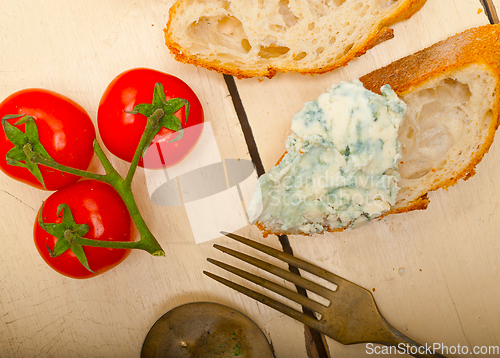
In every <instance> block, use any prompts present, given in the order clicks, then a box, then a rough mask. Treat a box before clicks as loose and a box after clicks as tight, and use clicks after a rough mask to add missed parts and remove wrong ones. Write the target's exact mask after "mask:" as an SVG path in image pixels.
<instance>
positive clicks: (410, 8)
mask: <svg viewBox="0 0 500 358" xmlns="http://www.w3.org/2000/svg"><path fill="white" fill-rule="evenodd" d="M183 1H184V0H177V1H176V2H175V4H174V5H172V7H171V8H170V9H169V18H168V22H167V26H166V27H165V29H164V30H163V31H164V35H165V45H166V46H167V47H168V49H169V50H170V52H171V53H172V54H173V56H174V58H175V59H176V60H177V61H179V62H182V63H186V64H191V65H195V66H200V67H204V68H207V69H209V70H212V71H216V72H219V73H223V74H226V75H231V76H234V77H237V78H238V79H243V78H253V77H267V78H272V77H274V76H275V75H276V74H277V73H278V71H279V72H297V73H300V74H303V75H306V74H310V75H314V74H323V73H326V72H330V71H332V70H334V69H336V68H339V67H343V66H346V65H347V64H348V63H349V62H350V61H351V60H353V59H354V58H356V57H360V56H362V55H364V54H365V53H366V52H367V51H368V50H369V49H371V48H373V47H374V46H376V45H378V44H379V43H381V42H383V41H386V40H389V39H391V38H392V37H394V35H393V30H392V29H389V28H388V27H389V26H391V25H393V24H395V23H397V22H399V21H403V20H406V19H409V18H410V17H412V16H413V15H414V14H415V13H416V12H418V11H419V10H420V9H421V8H422V7H423V6H424V4H425V3H426V1H427V0H410V1H409V2H408V3H407V4H405V6H400V7H398V8H397V9H396V10H395V11H394V12H393V13H392V14H391V15H390V16H389V17H388V18H386V19H384V21H383V22H381V23H379V24H377V26H376V27H375V28H374V30H373V31H372V33H370V34H369V35H368V36H367V37H366V40H365V41H363V42H360V43H358V44H356V45H355V46H353V48H352V49H350V50H349V51H348V52H347V53H346V54H345V55H344V56H342V57H341V58H340V59H339V60H337V61H333V62H332V63H331V64H329V65H327V66H324V67H320V68H304V69H301V70H297V69H294V68H286V67H285V68H278V67H273V66H269V67H268V68H267V69H266V70H263V71H247V70H240V69H237V68H234V67H229V66H224V65H220V64H218V63H217V62H216V61H214V60H207V59H205V58H197V57H196V56H191V55H188V54H185V53H184V52H183V48H182V46H180V45H179V44H178V43H177V42H176V41H174V39H173V33H172V31H171V30H170V29H171V23H172V19H173V18H174V17H175V14H176V12H177V9H178V8H179V7H180V6H181V5H182V2H183Z"/></svg>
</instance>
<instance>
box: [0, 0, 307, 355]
mask: <svg viewBox="0 0 500 358" xmlns="http://www.w3.org/2000/svg"><path fill="white" fill-rule="evenodd" d="M172 3H173V1H160V0H158V1H148V2H138V1H104V2H103V1H97V0H75V1H71V2H68V1H62V0H49V1H44V2H43V3H42V2H37V1H28V0H19V1H15V2H12V1H9V0H0V8H1V9H2V13H1V15H0V18H1V23H2V36H0V47H1V48H2V55H1V56H0V98H1V99H3V98H5V97H7V96H8V95H9V94H11V93H13V92H15V91H17V90H20V89H22V88H27V87H42V88H48V89H51V90H54V91H57V92H60V93H63V94H65V95H66V96H68V97H70V98H72V99H73V100H75V101H77V102H78V103H80V104H81V105H82V106H83V107H84V108H85V109H86V110H87V111H88V113H89V114H90V116H91V118H92V119H93V120H94V121H95V120H96V111H97V106H98V103H99V99H100V96H101V94H102V92H103V91H104V89H105V88H106V86H107V85H108V83H109V82H110V81H111V80H112V79H113V78H114V77H115V76H116V75H118V74H119V73H121V72H122V71H124V70H127V69H130V68H133V67H149V68H154V69H158V70H162V71H165V72H167V73H171V74H174V75H176V76H178V77H180V78H181V79H183V80H184V81H185V82H186V83H188V84H189V85H190V86H191V87H192V88H193V90H194V91H195V92H196V93H197V94H198V96H199V97H200V100H201V102H202V105H203V108H204V110H205V115H206V120H207V121H209V122H210V124H211V127H212V128H213V132H214V135H215V139H216V144H217V148H218V150H219V154H220V157H221V158H222V159H249V156H248V153H247V146H246V144H245V140H244V137H243V133H242V131H241V128H240V125H239V121H238V119H237V116H236V114H235V111H234V108H233V104H232V101H231V98H230V96H229V93H228V91H227V88H226V85H225V82H224V79H223V76H222V75H219V74H215V73H212V72H209V71H203V70H198V69H197V68H195V67H192V66H186V65H181V64H179V63H177V62H175V61H174V60H173V59H172V58H171V56H170V55H169V53H168V50H167V48H166V46H164V44H163V28H164V26H165V24H166V22H167V17H168V9H169V7H170V6H171V4H172ZM110 158H111V160H112V162H113V164H114V165H115V166H116V167H117V168H118V170H119V171H120V172H121V173H125V171H126V169H127V167H128V165H127V164H126V163H124V162H122V161H120V160H118V159H117V158H115V157H113V156H111V155H110ZM145 176H146V174H145V172H144V171H143V170H140V171H139V172H138V174H137V177H136V178H135V179H134V182H133V190H134V193H135V196H136V199H137V201H138V205H139V208H140V210H141V212H142V213H143V216H144V217H145V219H146V221H147V223H148V224H149V225H150V228H151V230H152V232H153V233H155V235H156V236H157V238H158V240H159V242H160V243H161V245H162V246H163V248H164V249H165V251H166V257H165V258H153V257H151V256H149V255H147V254H145V253H142V252H134V253H132V254H131V255H130V256H129V258H128V259H127V260H126V261H125V262H124V263H123V264H122V265H120V266H119V267H117V268H116V269H114V270H112V271H110V272H108V273H106V274H105V275H102V276H98V277H96V278H93V279H90V280H85V281H80V280H73V279H69V278H66V277H63V276H60V275H59V274H57V273H56V272H55V271H53V270H52V269H50V268H49V267H48V266H47V265H46V264H45V263H44V262H43V261H42V259H41V258H40V257H39V256H38V253H37V251H36V248H35V246H34V244H33V237H32V230H33V223H34V220H35V217H36V213H37V211H38V208H39V207H40V205H41V203H42V201H43V200H44V199H45V198H46V197H47V196H48V193H46V192H42V191H39V190H36V189H32V188H31V187H27V186H24V185H21V184H19V183H17V182H15V181H14V180H12V179H10V178H9V177H7V176H5V175H4V174H3V173H0V227H1V228H2V232H1V233H0V243H1V245H2V253H1V254H0V285H1V290H0V317H1V318H0V319H1V323H0V357H2V358H10V357H82V356H84V357H138V356H139V353H140V350H141V345H142V342H143V340H144V338H145V336H146V333H147V332H148V329H149V328H150V326H151V325H152V324H153V323H154V322H155V320H156V319H157V318H159V317H160V316H161V315H162V314H163V313H164V312H166V311H167V310H169V309H172V308H173V307H175V306H177V305H180V304H183V303H187V302H192V301H213V302H218V303H222V304H226V305H229V306H231V307H233V308H235V309H238V310H240V311H241V312H243V313H245V314H246V315H247V316H249V317H250V318H252V319H253V320H255V322H256V323H257V324H258V325H259V326H260V327H261V328H262V329H263V330H264V332H265V334H266V336H267V337H268V338H269V340H270V341H272V343H273V346H274V348H275V350H276V352H279V356H284V357H286V356H288V357H291V356H293V354H295V352H299V354H300V355H302V356H303V354H302V353H304V354H305V343H304V340H303V339H302V338H300V339H294V340H292V341H289V340H288V337H289V335H292V336H294V337H302V336H303V327H302V326H301V325H300V324H298V323H295V322H290V321H289V320H288V319H285V318H284V317H283V316H282V315H281V314H279V313H277V312H275V311H273V310H271V309H268V308H266V307H261V306H259V305H257V304H256V303H255V302H253V301H252V300H251V299H249V298H248V299H247V298H245V297H242V296H241V295H239V294H237V293H235V292H231V291H229V290H224V289H223V288H222V287H220V285H219V284H218V283H217V282H215V281H212V280H211V279H209V278H207V277H205V276H204V275H203V273H202V271H203V270H211V271H214V272H217V271H216V270H215V269H213V267H210V266H209V264H208V263H207V262H206V258H207V257H214V258H218V259H220V260H222V259H225V258H223V257H221V255H220V254H218V252H217V250H215V249H213V248H212V242H209V243H205V244H200V245H196V244H195V241H194V237H193V232H192V230H191V227H190V223H189V221H188V218H187V213H186V209H185V208H184V207H182V206H179V207H163V206H158V205H154V204H153V203H152V202H151V201H150V199H149V193H148V190H147V187H146V177H145ZM240 206H241V204H240ZM223 229H224V227H221V228H220V230H223ZM242 233H243V234H245V235H248V236H252V237H254V238H256V239H260V235H259V233H258V232H257V230H256V229H254V228H251V227H246V228H244V229H243V230H242ZM268 241H269V240H268ZM213 242H218V243H220V244H226V245H230V246H233V247H238V245H234V244H233V243H231V242H229V241H227V240H224V239H222V238H221V239H216V240H214V241H213ZM271 244H272V245H274V246H276V247H279V244H278V243H277V242H272V243H271Z"/></svg>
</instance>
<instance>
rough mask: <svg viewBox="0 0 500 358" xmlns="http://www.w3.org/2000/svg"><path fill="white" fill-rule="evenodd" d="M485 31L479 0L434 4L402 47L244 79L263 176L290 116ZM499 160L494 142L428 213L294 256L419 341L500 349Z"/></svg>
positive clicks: (408, 24)
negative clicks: (342, 281) (353, 285)
mask: <svg viewBox="0 0 500 358" xmlns="http://www.w3.org/2000/svg"><path fill="white" fill-rule="evenodd" d="M486 23H488V18H487V17H486V15H485V11H484V10H483V8H482V5H481V3H480V2H478V1H469V0H460V1H433V0H428V2H427V3H426V5H425V6H424V7H423V9H422V10H421V11H420V12H419V13H417V14H416V15H415V16H414V17H412V18H411V19H409V20H407V21H405V22H402V23H399V24H396V25H395V26H394V33H395V38H394V39H392V40H389V41H386V42H384V43H382V44H380V45H378V46H376V47H375V48H374V49H372V50H370V51H368V52H367V54H366V55H364V56H362V57H360V58H358V59H356V60H355V61H352V62H351V63H349V64H348V66H346V67H345V68H342V69H340V70H337V71H334V72H332V73H329V74H325V75H321V76H314V77H308V76H301V75H296V74H278V75H277V76H276V77H274V78H273V79H272V80H263V81H260V80H257V79H251V80H240V81H237V82H236V84H237V86H238V92H239V94H240V96H241V99H242V102H243V106H244V108H245V110H246V115H247V117H248V120H249V123H250V125H251V127H252V130H253V132H254V133H255V141H256V143H257V148H258V149H259V153H260V157H261V158H262V162H263V165H264V167H265V169H266V170H268V169H269V168H270V167H272V166H273V165H274V163H275V162H276V161H277V160H278V159H279V158H280V156H281V155H282V153H283V152H284V149H285V147H284V142H285V139H286V137H287V135H288V134H289V133H290V123H291V118H292V116H293V114H294V113H295V112H296V111H298V110H299V109H300V108H302V106H303V103H304V102H305V101H310V100H314V99H316V98H317V97H318V95H319V94H321V93H323V92H325V91H326V89H327V88H328V87H330V86H331V85H332V84H334V83H337V82H339V81H341V80H350V79H354V78H358V77H360V76H361V75H363V74H366V73H368V72H370V71H372V70H374V69H376V68H378V67H381V66H383V65H385V64H388V63H390V62H392V61H394V60H396V59H398V58H401V57H403V56H405V55H408V54H411V53H413V52H415V51H417V50H419V49H422V48H424V47H427V46H429V45H431V44H433V43H435V42H437V41H439V40H442V39H444V38H446V37H448V36H450V35H453V34H455V33H457V32H460V31H462V30H464V29H466V28H470V27H473V26H478V25H483V24H486ZM499 159H500V144H499V143H498V142H495V143H494V144H493V147H492V148H491V150H490V153H489V154H488V155H487V156H486V157H485V159H484V160H483V162H482V163H481V164H480V165H479V166H478V168H477V172H478V174H477V175H476V176H475V177H473V178H472V179H470V180H469V181H467V182H460V183H459V184H458V185H457V186H456V187H453V188H451V189H449V190H447V191H438V192H434V193H431V195H430V200H431V204H430V206H429V208H428V209H427V210H426V211H422V212H414V213H410V214H405V215H396V216H394V217H392V218H387V219H385V220H383V221H381V222H374V223H372V224H370V225H368V226H366V227H363V228H361V229H357V230H353V231H351V232H344V233H337V234H324V235H314V236H312V237H302V236H289V239H290V242H291V245H292V248H293V250H294V253H295V255H296V256H298V257H302V258H304V259H308V260H311V261H313V262H315V263H316V264H318V265H321V266H323V267H325V268H327V269H330V270H331V271H332V272H335V273H338V274H340V275H342V276H344V277H346V278H348V279H351V280H353V281H354V282H357V283H358V284H360V285H362V286H363V287H366V288H369V289H372V290H373V292H374V296H375V299H376V301H377V303H378V304H379V307H380V309H381V311H382V313H383V314H384V315H385V317H386V318H387V319H388V320H389V322H391V323H392V324H393V325H394V326H395V327H396V328H398V329H399V330H401V331H402V332H403V333H405V334H407V335H409V336H410V337H412V338H413V339H415V340H417V341H419V342H422V343H428V344H433V343H441V344H444V345H447V346H449V347H450V346H454V347H456V346H457V345H461V346H466V347H467V349H468V350H470V352H471V353H472V350H473V347H475V346H490V345H492V346H497V345H498V342H499V341H500V324H499V323H498V322H499V318H500V309H499V307H498V305H497V303H496V301H497V300H496V299H495V297H496V295H498V294H499V293H500V277H499V276H498V275H497V274H496V273H495V272H496V271H497V270H498V269H499V268H500V266H499V264H498V262H497V261H496V260H495V257H496V256H497V255H498V253H499V252H500V244H499V243H498V241H497V234H496V233H497V232H498V230H499V226H498V225H499V224H498V223H499V220H500V212H499V211H498V209H497V208H498V205H499V202H500V199H499V198H500V192H499V191H498V189H497V187H496V185H495V181H496V178H497V177H498V175H499V174H500V172H499V169H498V165H497V163H498V160H499ZM327 341H328V346H329V349H330V352H331V356H335V357H350V356H355V357H364V356H367V357H368V356H371V354H368V353H367V351H366V347H365V346H364V345H358V346H353V347H350V346H349V347H346V346H342V345H340V344H338V343H337V342H335V341H333V340H331V339H328V340H327ZM383 356H386V355H383ZM394 356H398V355H394ZM447 356H452V357H455V356H458V355H457V354H449V355H447ZM477 356H479V355H477ZM490 356H494V355H490Z"/></svg>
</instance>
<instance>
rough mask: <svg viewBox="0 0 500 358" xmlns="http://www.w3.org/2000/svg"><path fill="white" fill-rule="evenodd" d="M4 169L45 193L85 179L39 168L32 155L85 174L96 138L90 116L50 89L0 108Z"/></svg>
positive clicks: (15, 97)
mask: <svg viewBox="0 0 500 358" xmlns="http://www.w3.org/2000/svg"><path fill="white" fill-rule="evenodd" d="M0 118H1V119H2V127H3V133H2V134H0V169H1V170H2V171H3V172H4V173H5V174H7V175H8V176H10V177H12V178H14V179H16V180H18V181H21V182H24V183H26V184H29V185H31V186H33V187H36V188H39V189H47V190H57V189H60V188H63V187H65V186H67V185H70V184H72V183H74V182H76V181H77V180H78V179H79V178H80V177H79V176H77V175H72V174H68V173H62V172H60V171H56V170H53V169H51V168H48V167H45V166H38V165H36V164H33V163H32V162H31V160H30V155H31V154H32V152H33V151H35V152H38V153H39V154H41V155H42V157H44V158H47V159H48V158H52V159H53V160H54V161H56V162H58V163H60V164H62V165H66V166H70V167H73V168H77V169H81V170H85V169H87V168H88V166H89V164H90V161H91V160H92V157H93V155H94V150H93V143H94V140H95V138H96V133H95V129H94V125H93V123H92V120H91V119H90V117H89V115H88V114H87V112H86V111H85V109H83V107H81V106H80V105H79V104H77V103H75V102H74V101H72V100H71V99H69V98H68V97H65V96H63V95H61V94H58V93H56V92H53V91H49V90H45V89H36V88H32V89H25V90H22V91H18V92H15V93H13V94H11V95H10V96H9V97H7V98H6V99H5V100H4V101H2V103H0Z"/></svg>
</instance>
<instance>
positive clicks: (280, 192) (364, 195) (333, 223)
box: [247, 80, 406, 234]
mask: <svg viewBox="0 0 500 358" xmlns="http://www.w3.org/2000/svg"><path fill="white" fill-rule="evenodd" d="M381 92H382V95H378V94H376V93H373V92H371V91H368V90H366V89H365V88H364V87H363V85H362V83H361V82H360V81H359V80H354V81H351V82H341V83H339V84H337V85H334V86H332V87H331V88H329V89H328V92H326V93H324V94H322V95H320V96H319V98H318V99H317V100H315V101H312V102H308V103H306V104H305V106H304V108H303V109H302V110H300V111H299V112H297V113H296V114H295V116H294V117H293V119H292V128H291V129H292V134H291V135H290V136H289V137H288V139H287V141H286V150H287V153H286V154H285V156H284V157H283V158H282V160H281V162H280V163H279V164H278V165H276V166H275V167H273V168H272V169H271V170H269V171H268V172H267V173H266V174H264V175H262V176H261V177H260V178H259V181H258V185H257V188H256V189H255V191H254V193H253V197H252V201H251V203H250V205H249V207H248V210H247V215H248V218H249V220H250V222H251V223H255V222H260V223H261V224H262V225H263V226H265V227H266V229H267V230H269V231H273V232H282V233H302V234H314V233H319V232H322V231H325V230H328V229H339V228H346V227H357V226H360V225H362V224H364V223H366V222H368V221H369V220H371V219H373V218H376V217H379V216H381V215H382V214H383V213H385V212H386V211H388V210H389V209H390V208H391V206H392V205H394V204H395V201H396V195H397V192H398V190H399V188H398V186H397V182H398V180H399V173H398V172H397V169H398V166H397V164H398V160H399V159H400V157H401V154H400V152H401V151H400V144H399V142H398V129H399V126H400V124H401V122H402V120H403V118H404V116H405V114H406V104H405V103H404V102H403V101H401V100H400V99H399V98H398V97H397V95H396V94H395V93H394V91H393V90H392V89H391V88H390V87H389V86H388V85H386V86H383V87H382V88H381Z"/></svg>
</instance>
